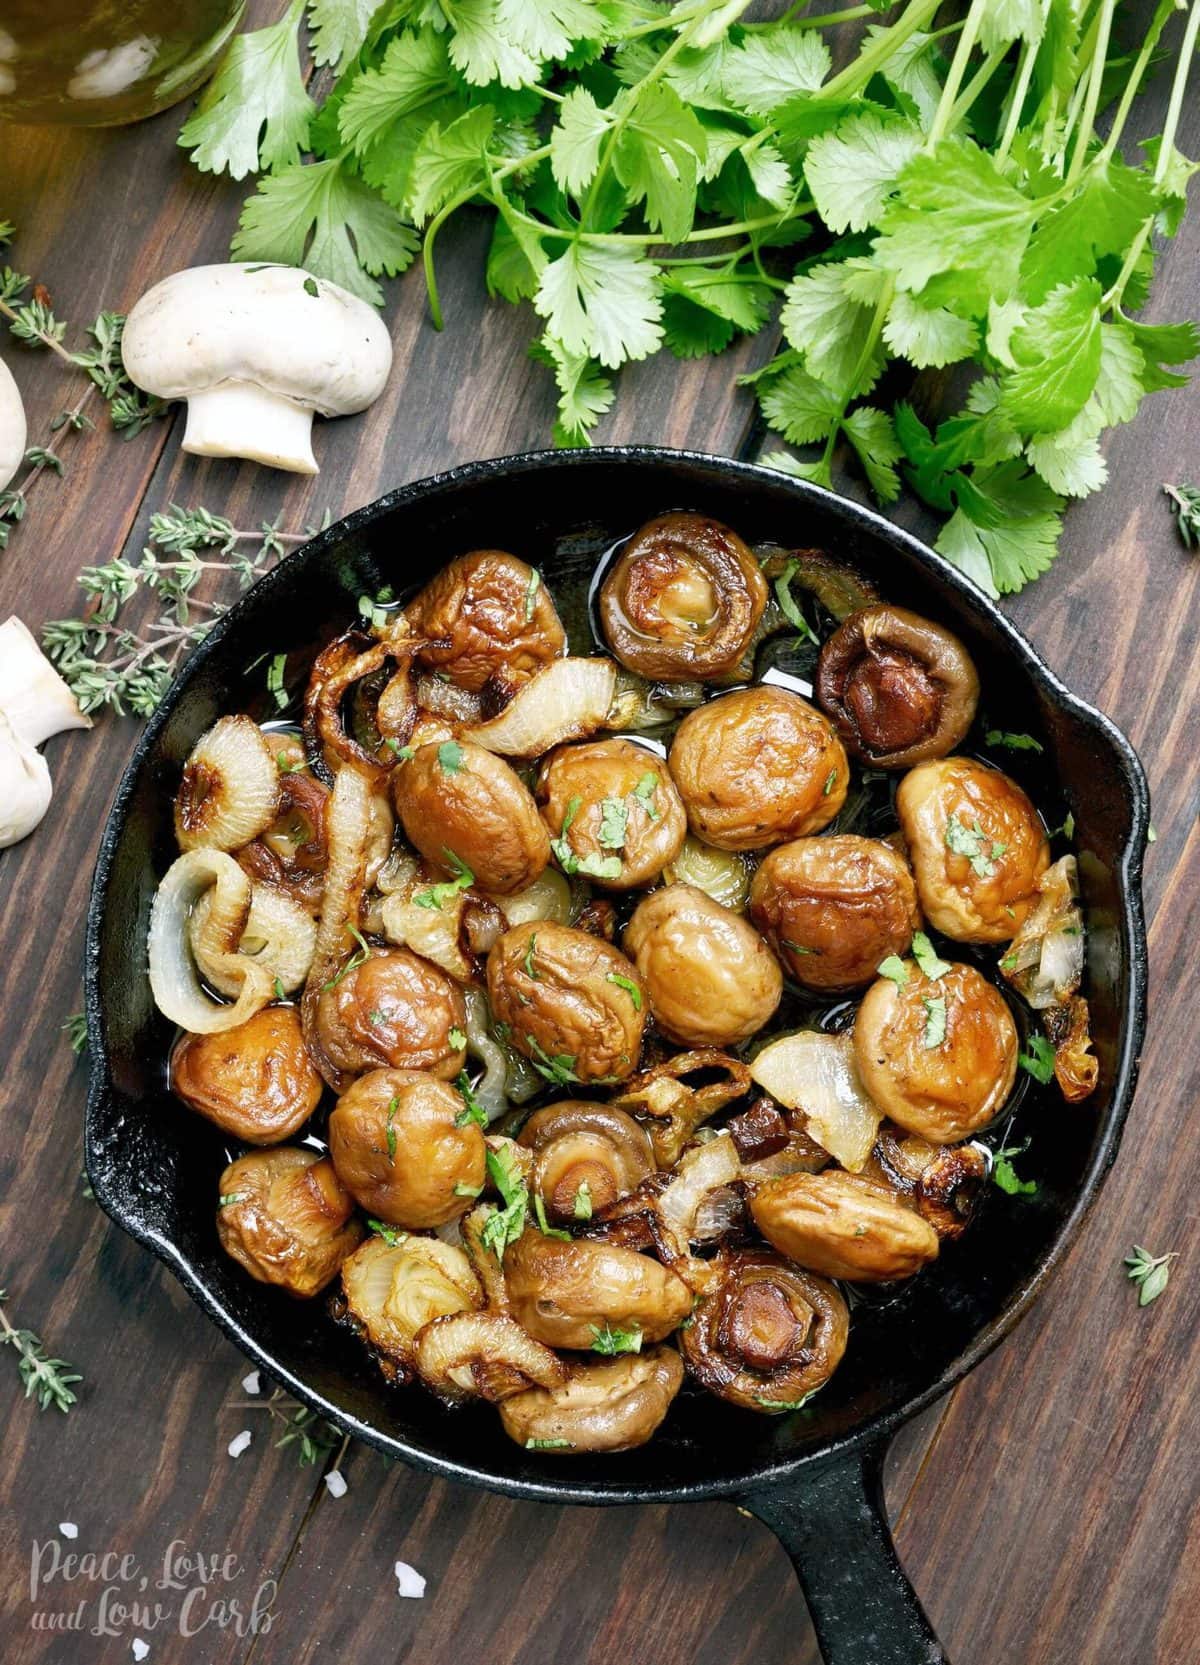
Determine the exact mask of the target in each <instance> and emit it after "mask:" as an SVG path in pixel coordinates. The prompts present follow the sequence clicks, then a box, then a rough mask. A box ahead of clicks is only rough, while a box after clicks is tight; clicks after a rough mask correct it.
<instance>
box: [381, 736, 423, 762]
mask: <svg viewBox="0 0 1200 1665" xmlns="http://www.w3.org/2000/svg"><path fill="white" fill-rule="evenodd" d="M383 743H384V745H385V746H387V747H388V748H389V750H391V751H393V752H395V754H396V762H397V763H407V762H408V761H409V759H410V758H411V757H413V756H414V755H415V754H414V752H413V749H412V747H411V746H402V745H401V744H400V742H399V740H390V739H389V740H385V741H384V742H383Z"/></svg>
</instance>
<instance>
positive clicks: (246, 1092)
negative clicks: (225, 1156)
mask: <svg viewBox="0 0 1200 1665" xmlns="http://www.w3.org/2000/svg"><path fill="white" fill-rule="evenodd" d="M323 1088H324V1082H323V1081H322V1080H321V1077H320V1075H319V1073H318V1071H317V1068H316V1066H315V1065H314V1063H313V1061H312V1059H311V1058H310V1057H309V1055H308V1049H307V1048H306V1047H305V1045H304V1036H303V1034H302V1032H301V1028H300V1014H299V1012H298V1011H297V1010H296V1008H295V1007H294V1006H267V1007H264V1009H263V1010H262V1011H261V1012H256V1013H255V1015H254V1016H253V1017H252V1018H250V1019H249V1020H248V1021H247V1022H246V1023H241V1024H238V1026H237V1028H236V1029H224V1030H222V1031H220V1032H219V1033H218V1034H212V1035H185V1036H184V1037H183V1039H182V1040H181V1041H180V1042H179V1045H178V1046H177V1047H176V1048H175V1050H174V1052H173V1053H172V1055H171V1090H172V1091H173V1092H174V1093H175V1096H176V1097H177V1098H180V1099H182V1100H183V1102H184V1104H186V1105H187V1106H188V1108H189V1109H190V1110H197V1111H199V1113H200V1115H202V1116H206V1117H207V1118H208V1120H209V1121H210V1122H215V1123H216V1125H217V1126H218V1127H219V1128H220V1129H221V1130H222V1131H223V1132H225V1133H229V1134H232V1135H233V1137H234V1138H235V1139H243V1140H245V1142H246V1143H247V1144H248V1145H274V1144H277V1143H278V1142H279V1140H281V1139H287V1138H289V1137H290V1136H291V1135H292V1134H293V1133H295V1132H296V1130H297V1129H298V1128H300V1127H302V1126H303V1125H304V1123H305V1122H306V1121H307V1120H308V1118H309V1117H310V1116H311V1115H312V1113H313V1111H314V1110H315V1109H316V1108H317V1105H318V1103H319V1102H320V1098H321V1093H322V1090H323Z"/></svg>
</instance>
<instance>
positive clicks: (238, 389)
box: [183, 381, 318, 474]
mask: <svg viewBox="0 0 1200 1665" xmlns="http://www.w3.org/2000/svg"><path fill="white" fill-rule="evenodd" d="M312 419H313V413H312V411H311V409H308V408H306V407H305V406H304V405H301V404H299V403H297V401H296V400H295V399H289V398H288V397H287V396H286V395H285V394H282V393H270V392H268V391H267V389H265V388H262V387H255V386H253V385H252V384H251V383H250V382H239V381H228V382H219V383H218V384H217V386H216V387H207V388H204V389H202V390H199V391H197V392H194V393H191V394H189V395H188V402H187V431H186V433H185V434H184V436H183V449H184V450H185V451H187V452H189V453H190V454H191V455H192V456H194V457H246V458H247V459H248V460H249V461H250V462H259V463H265V464H266V465H267V467H268V468H283V469H287V470H288V471H289V472H290V473H292V474H316V473H317V472H318V470H317V461H316V458H315V457H314V456H313V449H312Z"/></svg>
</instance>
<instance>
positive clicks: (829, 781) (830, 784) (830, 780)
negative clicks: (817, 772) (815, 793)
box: [821, 765, 838, 798]
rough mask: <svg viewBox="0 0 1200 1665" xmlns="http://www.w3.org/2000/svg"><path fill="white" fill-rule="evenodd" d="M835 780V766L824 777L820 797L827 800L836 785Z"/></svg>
mask: <svg viewBox="0 0 1200 1665" xmlns="http://www.w3.org/2000/svg"><path fill="white" fill-rule="evenodd" d="M837 778H838V772H837V766H836V765H835V766H834V767H833V768H832V769H831V770H830V771H829V773H828V774H827V775H826V776H825V784H824V786H823V787H822V788H821V796H822V797H823V798H827V797H828V796H829V794H830V793H831V792H832V791H833V789H834V787H835V786H836V785H837Z"/></svg>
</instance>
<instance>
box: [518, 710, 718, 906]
mask: <svg viewBox="0 0 1200 1665" xmlns="http://www.w3.org/2000/svg"><path fill="white" fill-rule="evenodd" d="M537 797H538V802H539V803H540V804H541V806H542V819H543V821H544V822H545V824H546V827H547V829H548V831H549V833H550V835H551V837H552V838H553V840H554V845H553V848H554V855H555V859H556V860H557V862H558V864H559V866H560V867H561V868H562V870H563V871H564V873H582V874H584V875H585V876H586V877H587V878H589V879H592V880H593V881H594V882H595V883H597V884H600V885H604V886H605V887H606V888H607V889H610V890H632V889H635V888H636V887H637V886H639V885H647V884H649V883H650V882H651V881H652V880H653V879H656V878H657V877H658V875H659V874H660V873H661V872H662V870H663V868H664V867H665V866H666V865H667V863H668V862H671V861H674V859H675V857H676V856H677V855H678V854H679V850H680V847H681V845H682V844H683V841H684V838H685V836H686V834H687V816H686V815H685V814H684V810H683V803H682V800H681V799H680V796H679V793H678V792H677V791H676V790H675V783H674V781H673V780H672V779H671V777H670V775H669V774H668V773H667V766H666V764H665V763H664V762H663V761H662V759H661V758H659V757H656V756H655V755H654V753H653V752H648V751H647V750H646V749H645V747H643V746H636V745H634V743H633V742H632V741H631V740H595V741H591V742H590V743H587V744H584V745H578V746H560V747H559V748H558V749H557V751H553V752H551V754H550V756H549V757H548V758H547V759H546V760H545V762H544V763H543V764H542V767H541V769H540V771H539V773H538V782H537Z"/></svg>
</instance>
